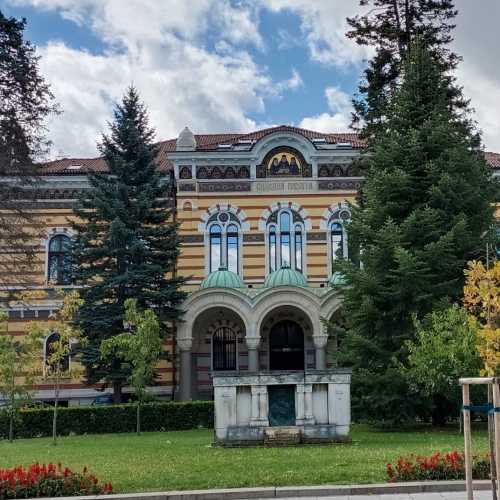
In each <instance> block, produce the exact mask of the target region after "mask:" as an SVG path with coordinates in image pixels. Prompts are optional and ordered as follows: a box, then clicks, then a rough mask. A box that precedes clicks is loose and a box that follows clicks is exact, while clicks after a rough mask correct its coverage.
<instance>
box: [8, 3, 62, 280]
mask: <svg viewBox="0 0 500 500" xmlns="http://www.w3.org/2000/svg"><path fill="white" fill-rule="evenodd" d="M25 29H26V20H25V19H22V20H18V19H16V18H14V17H10V18H8V17H6V16H5V15H4V14H3V13H2V11H1V10H0V177H4V181H3V182H0V245H1V246H4V247H10V248H16V249H17V250H18V251H16V252H5V251H4V252H2V258H1V259H0V276H3V277H8V278H9V279H10V278H11V276H12V273H13V271H16V275H15V276H16V279H17V280H19V279H21V278H20V277H21V276H22V275H23V271H26V270H27V269H28V268H29V266H30V265H31V262H32V259H33V255H34V251H33V250H34V248H35V247H34V246H33V245H32V244H31V241H32V238H33V236H34V234H33V233H34V231H35V230H37V229H39V227H38V225H37V224H35V222H36V221H35V220H34V218H33V217H32V216H31V215H30V214H29V212H28V211H27V210H26V203H25V202H24V201H22V200H23V199H24V200H27V199H30V198H31V199H33V198H36V188H37V187H38V186H39V184H40V177H39V176H38V172H37V168H36V166H35V162H36V161H37V160H39V159H40V158H41V157H42V156H43V155H44V154H45V153H46V152H47V149H48V147H49V143H48V141H47V140H46V138H45V132H46V130H45V123H46V120H47V118H48V117H49V116H50V115H52V114H54V113H57V112H58V108H57V106H56V105H55V104H54V97H53V95H52V93H51V90H50V87H49V85H48V84H47V83H46V82H45V81H44V78H43V77H42V75H41V74H40V70H39V61H40V58H39V56H37V54H36V50H35V47H34V46H33V45H32V44H31V43H30V42H29V41H28V40H26V39H25V38H24V35H25V33H24V30H25ZM19 250H22V251H19Z"/></svg>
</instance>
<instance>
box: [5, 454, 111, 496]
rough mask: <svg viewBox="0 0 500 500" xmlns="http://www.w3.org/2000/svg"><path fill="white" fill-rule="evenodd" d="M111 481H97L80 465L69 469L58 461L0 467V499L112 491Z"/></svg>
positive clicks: (95, 493)
mask: <svg viewBox="0 0 500 500" xmlns="http://www.w3.org/2000/svg"><path fill="white" fill-rule="evenodd" d="M112 492H113V487H112V486H111V483H106V484H99V481H98V480H97V478H96V477H95V476H94V475H93V474H90V473H89V472H88V471H87V468H84V469H83V471H82V472H73V471H72V470H71V469H68V468H67V467H63V466H62V465H61V464H58V465H57V466H56V465H54V464H48V465H45V464H44V465H40V464H38V463H36V464H32V465H30V466H29V467H26V468H25V467H22V466H18V467H14V468H12V469H0V500H7V499H10V498H39V497H65V496H73V495H79V496H81V495H100V494H107V493H112Z"/></svg>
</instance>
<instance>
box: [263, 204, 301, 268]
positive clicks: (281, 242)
mask: <svg viewBox="0 0 500 500" xmlns="http://www.w3.org/2000/svg"><path fill="white" fill-rule="evenodd" d="M267 238H268V245H267V247H268V262H269V272H271V273H272V272H273V271H276V270H278V269H279V268H280V267H291V268H293V269H296V270H297V271H300V272H303V270H304V241H305V238H304V222H303V220H302V218H301V217H300V215H299V214H298V213H297V212H295V211H293V210H290V209H281V210H278V211H276V212H274V213H273V214H271V216H270V217H269V220H268V222H267Z"/></svg>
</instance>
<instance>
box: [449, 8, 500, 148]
mask: <svg viewBox="0 0 500 500" xmlns="http://www.w3.org/2000/svg"><path fill="white" fill-rule="evenodd" d="M456 6H457V8H458V9H459V16H458V19H457V28H456V37H455V42H454V49H456V51H457V52H458V53H459V54H460V55H462V56H463V62H462V63H461V64H460V66H459V68H458V71H457V76H458V80H459V83H460V84H462V85H463V87H464V93H465V95H466V97H467V98H469V99H470V100H471V106H472V107H473V108H474V109H475V111H476V113H475V118H476V120H477V122H478V125H479V128H480V129H481V130H482V131H483V140H484V143H485V146H486V149H487V150H489V151H497V152H500V65H499V64H498V63H497V58H496V54H497V53H498V47H499V45H498V22H499V20H500V3H499V2H498V0H481V2H470V1H469V0H456Z"/></svg>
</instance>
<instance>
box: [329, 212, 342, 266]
mask: <svg viewBox="0 0 500 500" xmlns="http://www.w3.org/2000/svg"><path fill="white" fill-rule="evenodd" d="M330 238H331V246H332V262H335V261H336V260H337V259H343V258H344V257H345V256H344V229H343V227H342V224H341V223H340V222H332V223H331V224H330Z"/></svg>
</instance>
